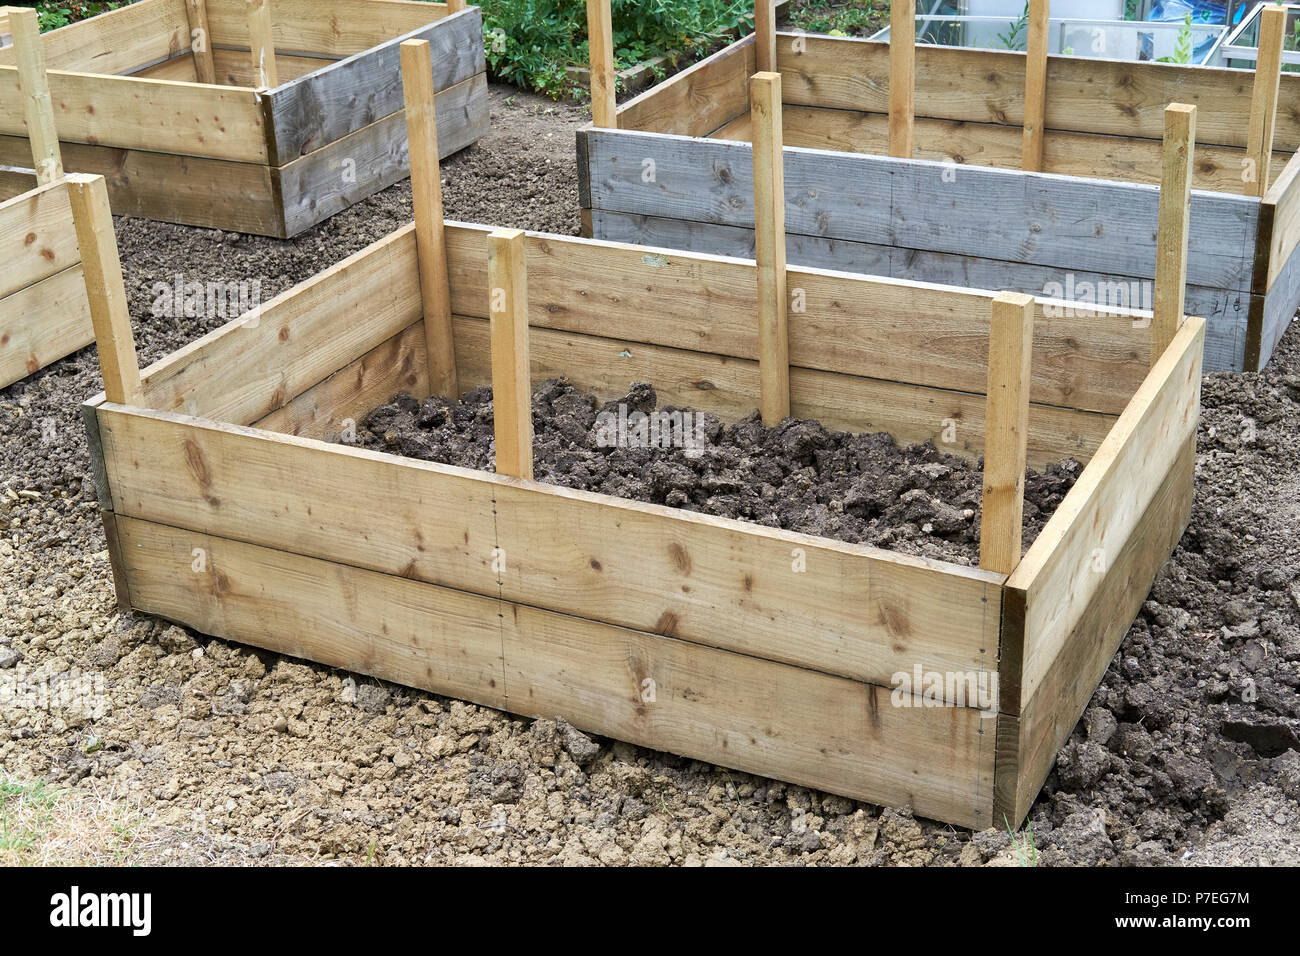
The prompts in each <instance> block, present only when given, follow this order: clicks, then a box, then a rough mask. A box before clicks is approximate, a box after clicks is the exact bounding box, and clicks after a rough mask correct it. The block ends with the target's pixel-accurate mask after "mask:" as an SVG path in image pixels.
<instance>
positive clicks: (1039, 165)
mask: <svg viewBox="0 0 1300 956" xmlns="http://www.w3.org/2000/svg"><path fill="white" fill-rule="evenodd" d="M1028 14H1029V22H1028V25H1027V33H1026V40H1025V50H1026V53H1025V124H1024V132H1023V135H1022V136H1021V140H1022V142H1021V161H1020V166H1021V168H1022V169H1024V170H1027V171H1029V172H1041V171H1042V170H1043V130H1044V128H1045V126H1046V117H1047V35H1048V32H1049V30H1050V29H1051V20H1050V16H1051V2H1050V0H1029V8H1028ZM1094 175H1096V174H1094Z"/></svg>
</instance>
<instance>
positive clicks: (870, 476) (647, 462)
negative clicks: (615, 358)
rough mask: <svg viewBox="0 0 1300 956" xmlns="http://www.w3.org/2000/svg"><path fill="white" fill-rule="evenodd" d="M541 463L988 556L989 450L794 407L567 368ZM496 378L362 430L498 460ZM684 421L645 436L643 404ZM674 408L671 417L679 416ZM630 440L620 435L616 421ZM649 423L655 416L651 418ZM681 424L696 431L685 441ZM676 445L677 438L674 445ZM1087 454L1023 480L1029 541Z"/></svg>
mask: <svg viewBox="0 0 1300 956" xmlns="http://www.w3.org/2000/svg"><path fill="white" fill-rule="evenodd" d="M532 403H533V431H534V440H533V472H534V477H536V478H537V480H538V481H545V482H549V483H550V484H554V485H563V486H564V487H567V488H577V489H580V490H582V491H596V492H600V493H602V494H607V495H614V496H616V497H619V498H631V499H635V500H637V501H647V502H650V503H652V504H660V505H669V506H671V507H675V508H683V509H685V510H688V511H698V512H702V513H704V514H710V515H718V516H720V517H726V518H741V519H743V520H746V521H752V522H754V523H756V524H761V525H766V526H767V527H771V528H783V529H785V530H787V531H799V532H802V533H804V534H814V535H820V536H821V537H825V538H834V539H836V540H839V541H846V542H848V543H850V544H866V545H871V546H874V547H879V548H889V549H891V550H893V551H899V552H902V553H904V554H913V555H917V556H919V557H925V558H936V559H939V560H944V561H951V562H954V563H957V564H963V565H978V564H979V532H980V504H981V495H982V481H983V473H982V471H981V469H980V465H979V463H976V462H969V461H966V460H965V459H962V458H959V457H957V456H956V455H945V454H942V453H940V452H939V451H937V450H936V449H935V447H934V445H932V444H930V443H929V442H926V443H924V444H918V445H912V446H910V447H907V448H902V447H899V446H898V445H897V444H896V443H895V442H894V439H893V438H892V437H891V436H890V435H889V434H887V433H883V432H882V433H880V434H876V435H850V434H848V433H846V432H831V431H827V430H826V429H825V428H823V427H822V425H821V423H819V422H815V421H799V420H797V419H793V418H788V419H786V420H785V421H784V422H782V423H780V425H778V426H776V427H774V428H766V427H764V426H763V422H762V420H761V419H760V417H759V416H758V413H757V412H754V413H752V414H751V415H749V416H748V417H747V418H745V419H744V420H742V421H740V422H736V423H733V424H723V423H722V422H720V421H719V420H718V419H717V418H715V417H713V416H710V415H705V414H701V413H699V412H696V411H694V410H692V409H679V408H674V407H672V406H665V407H664V408H662V409H660V408H659V407H658V401H657V399H656V396H655V391H654V387H653V386H652V385H650V384H649V383H646V382H637V383H633V384H632V387H631V389H630V390H629V392H628V394H627V395H625V396H623V397H621V398H617V399H614V400H613V401H610V402H607V403H605V404H603V405H602V404H601V403H600V402H598V401H597V399H596V398H595V397H594V396H592V395H589V394H584V393H583V392H582V391H581V390H579V389H577V388H575V387H574V386H573V385H571V384H569V383H568V382H566V381H564V380H562V379H552V380H550V381H547V382H543V383H542V384H541V385H539V386H537V388H536V389H535V390H534V392H533V396H532ZM492 408H493V406H492V390H491V388H486V387H485V388H476V389H473V390H471V391H469V392H466V393H465V395H464V396H462V398H461V399H460V400H459V401H457V402H451V401H448V400H447V399H445V398H440V397H434V398H427V399H425V400H424V401H423V402H421V401H419V400H417V399H415V398H413V397H412V396H410V395H399V396H396V397H395V399H394V400H393V402H391V403H389V404H386V405H382V406H380V407H379V408H377V409H375V410H374V411H373V412H371V413H370V415H368V416H367V417H366V419H365V420H364V421H363V422H362V423H361V426H360V427H359V428H358V430H357V436H356V440H357V443H358V444H360V445H361V446H362V447H365V448H371V449H374V450H376V451H386V452H391V453H393V454H398V455H404V456H406V457H408V458H419V459H422V460H424V461H436V462H441V463H442V464H446V465H460V466H462V467H466V468H479V469H484V470H491V469H492V468H493V438H492V429H493V415H492ZM638 415H639V416H647V417H649V416H655V417H661V420H663V419H667V420H668V421H677V422H681V421H685V422H686V423H688V427H686V428H680V426H679V432H678V436H677V437H676V438H674V436H673V435H672V433H671V432H670V431H669V430H668V429H667V428H665V429H663V430H662V432H661V433H657V434H661V435H662V437H661V438H660V439H659V444H658V445H657V446H649V447H647V443H646V442H647V438H646V435H648V434H649V433H648V430H647V432H646V433H645V434H643V435H642V437H641V439H640V440H638V438H637V431H636V423H637V422H638V421H639V420H640V419H638V418H636V417H635V416H638ZM670 416H671V417H670ZM620 418H621V419H622V420H624V421H625V422H630V423H631V424H630V426H629V425H625V428H624V430H625V433H626V434H630V435H631V440H630V441H624V442H623V443H622V444H619V443H618V442H619V438H618V434H617V431H616V428H617V425H616V423H617V422H618V421H619V420H620ZM647 429H648V426H647ZM682 436H685V440H683V438H682ZM664 446H667V447H664ZM1080 470H1081V468H1080V465H1079V463H1078V462H1077V461H1066V462H1062V463H1061V464H1059V465H1054V466H1052V467H1051V468H1048V469H1047V470H1046V471H1045V472H1043V473H1041V474H1040V473H1037V472H1034V471H1032V470H1031V471H1030V472H1029V475H1028V477H1027V479H1026V482H1025V544H1026V547H1027V546H1028V545H1029V544H1032V543H1033V539H1034V538H1036V537H1037V536H1038V533H1039V532H1040V531H1042V528H1043V525H1044V524H1046V523H1047V519H1048V518H1050V517H1051V516H1052V513H1053V512H1054V511H1055V510H1056V507H1057V506H1058V505H1059V504H1060V503H1061V501H1062V499H1064V498H1065V495H1066V494H1067V493H1068V492H1069V490H1070V489H1071V488H1072V487H1074V482H1075V480H1076V479H1077V478H1078V476H1079V472H1080Z"/></svg>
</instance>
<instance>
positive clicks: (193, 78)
mask: <svg viewBox="0 0 1300 956" xmlns="http://www.w3.org/2000/svg"><path fill="white" fill-rule="evenodd" d="M212 61H213V65H214V67H215V69H216V78H217V82H218V83H220V84H222V85H224V86H248V87H251V86H254V85H255V84H256V82H257V78H256V77H255V76H254V74H253V62H252V58H251V55H250V54H249V52H248V51H247V50H213V51H212ZM336 62H338V61H337V60H331V59H322V58H320V57H310V56H290V55H288V54H285V53H277V54H276V57H275V67H276V69H277V70H278V71H279V76H280V82H281V83H288V82H290V81H291V80H296V79H298V78H299V77H302V76H306V75H307V74H308V73H314V72H316V71H317V70H320V69H324V68H325V67H327V66H330V65H331V64H333V63H336ZM130 75H132V76H139V77H144V78H147V79H152V80H180V81H181V82H184V83H196V82H198V72H197V71H196V70H195V67H194V54H193V53H191V52H189V51H188V50H186V51H184V52H182V53H178V54H177V55H176V56H173V57H171V58H170V59H167V60H163V61H162V62H161V63H154V64H153V65H152V66H148V67H146V68H144V69H143V70H139V71H137V72H135V73H132V74H130Z"/></svg>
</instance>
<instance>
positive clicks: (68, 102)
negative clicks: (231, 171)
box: [0, 66, 267, 163]
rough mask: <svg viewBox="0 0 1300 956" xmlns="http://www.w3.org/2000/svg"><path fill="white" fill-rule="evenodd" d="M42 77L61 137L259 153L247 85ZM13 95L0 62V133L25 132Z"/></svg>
mask: <svg viewBox="0 0 1300 956" xmlns="http://www.w3.org/2000/svg"><path fill="white" fill-rule="evenodd" d="M48 77H49V84H50V94H51V96H52V97H53V101H54V113H55V116H54V122H55V125H56V126H57V127H58V130H59V137H60V139H61V140H62V142H63V143H64V144H68V143H86V144H89V145H109V146H116V147H119V148H123V149H145V150H150V151H152V152H169V153H180V154H183V155H186V156H203V157H207V158H210V159H230V160H237V161H240V162H247V163H265V162H266V161H267V153H266V142H265V137H264V136H263V134H262V114H261V109H260V107H259V106H258V102H257V94H256V93H255V92H254V91H253V90H245V89H232V88H227V87H212V86H207V85H205V84H202V83H177V82H172V81H168V80H147V79H140V78H138V77H134V76H117V77H112V78H111V79H105V78H104V77H102V76H97V75H95V74H93V73H64V72H60V71H58V70H50V71H49V73H48ZM20 102H21V100H20V97H19V95H18V75H17V70H16V68H14V67H9V66H0V134H7V135H11V136H25V135H26V129H25V127H24V121H23V117H22V109H21V107H20V106H19V105H18V104H19V103H20ZM65 149H66V145H65Z"/></svg>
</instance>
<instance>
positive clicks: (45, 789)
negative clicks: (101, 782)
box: [0, 777, 150, 866]
mask: <svg viewBox="0 0 1300 956" xmlns="http://www.w3.org/2000/svg"><path fill="white" fill-rule="evenodd" d="M147 823H148V821H147V820H146V818H145V816H144V814H143V813H142V812H141V811H140V808H139V806H138V805H131V804H128V803H123V802H119V801H117V800H114V799H112V798H110V797H109V796H107V795H105V794H103V793H102V792H101V791H99V790H98V789H96V788H93V787H92V788H91V789H90V790H89V791H73V790H57V789H54V788H52V787H50V786H48V785H47V784H44V783H40V782H36V783H22V782H20V781H17V780H13V779H11V778H8V777H0V866H123V865H130V864H135V863H140V862H144V861H143V860H142V859H140V857H141V856H145V857H147V856H149V855H150V854H149V853H148V847H147V844H145V843H144V841H142V839H141V835H142V833H143V832H145V831H146V829H147ZM142 851H143V852H142Z"/></svg>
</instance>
